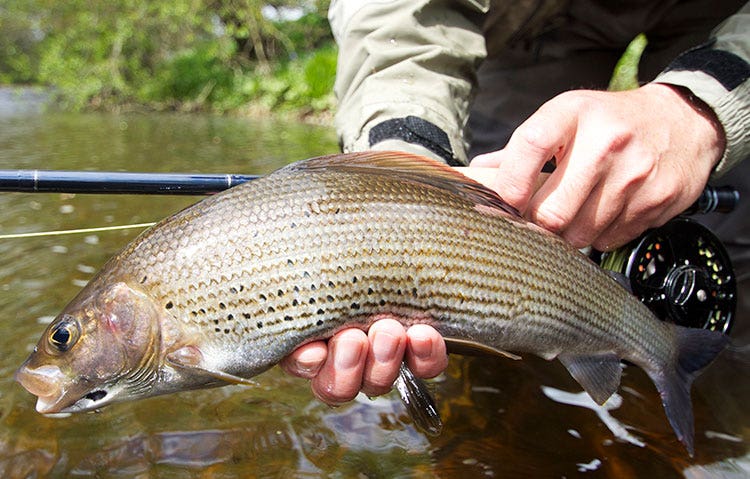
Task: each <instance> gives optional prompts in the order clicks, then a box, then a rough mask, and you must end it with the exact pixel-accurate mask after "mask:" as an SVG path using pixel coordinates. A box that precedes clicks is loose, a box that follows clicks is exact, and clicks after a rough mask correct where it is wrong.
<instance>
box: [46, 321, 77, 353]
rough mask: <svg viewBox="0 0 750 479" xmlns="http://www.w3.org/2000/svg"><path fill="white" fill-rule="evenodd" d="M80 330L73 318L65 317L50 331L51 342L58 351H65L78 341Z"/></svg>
mask: <svg viewBox="0 0 750 479" xmlns="http://www.w3.org/2000/svg"><path fill="white" fill-rule="evenodd" d="M79 335H80V330H79V329H78V323H76V322H75V321H74V320H73V319H63V320H62V321H60V322H59V323H58V324H57V325H55V327H54V328H52V331H50V334H49V343H50V344H51V345H52V346H53V347H54V348H55V350H57V351H58V352H61V353H64V352H65V351H67V350H69V349H70V348H72V347H73V345H74V344H75V343H76V341H78V336H79Z"/></svg>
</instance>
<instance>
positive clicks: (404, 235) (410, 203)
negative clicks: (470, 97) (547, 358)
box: [130, 173, 635, 354]
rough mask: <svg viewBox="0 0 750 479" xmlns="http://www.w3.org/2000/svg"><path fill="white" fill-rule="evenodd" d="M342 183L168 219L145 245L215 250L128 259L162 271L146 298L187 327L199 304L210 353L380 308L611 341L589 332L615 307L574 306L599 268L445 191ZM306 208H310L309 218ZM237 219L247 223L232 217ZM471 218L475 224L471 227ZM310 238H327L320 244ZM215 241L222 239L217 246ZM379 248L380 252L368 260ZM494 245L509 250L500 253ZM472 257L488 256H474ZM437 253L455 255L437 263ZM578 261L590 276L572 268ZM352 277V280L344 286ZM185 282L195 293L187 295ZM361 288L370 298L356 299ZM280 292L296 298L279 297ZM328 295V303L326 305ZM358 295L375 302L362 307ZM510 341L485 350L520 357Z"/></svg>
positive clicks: (281, 181)
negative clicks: (581, 317) (585, 318)
mask: <svg viewBox="0 0 750 479" xmlns="http://www.w3.org/2000/svg"><path fill="white" fill-rule="evenodd" d="M342 176H343V175H341V174H338V173H329V174H325V175H315V177H311V175H290V176H282V175H280V176H279V177H277V178H276V179H275V181H268V182H267V184H262V183H263V182H257V183H261V185H256V184H254V185H253V187H254V188H253V190H254V192H253V193H254V194H253V195H252V196H250V195H247V194H245V193H244V191H243V188H237V191H235V192H234V196H235V197H234V198H231V200H230V199H227V200H224V201H221V202H218V203H217V204H216V205H213V204H212V205H207V206H210V208H207V209H206V211H203V212H200V214H199V216H197V218H196V220H195V221H193V222H192V223H191V224H190V228H189V229H185V227H184V225H185V222H182V221H179V220H177V221H173V222H172V225H173V226H174V229H175V231H172V229H171V228H169V227H163V228H160V229H158V231H159V232H160V234H159V235H158V236H153V237H152V238H151V239H152V241H153V243H154V244H155V245H168V244H171V241H170V240H171V238H173V237H177V236H179V235H181V234H182V235H184V236H186V237H188V238H190V240H189V241H186V242H185V244H191V245H201V244H204V243H210V244H212V245H213V246H212V248H213V250H212V251H204V249H203V248H200V247H198V248H194V249H193V251H194V252H195V253H193V255H191V256H187V255H186V256H184V257H183V258H182V259H181V261H182V263H183V264H184V265H185V267H184V268H182V267H178V268H177V269H176V270H175V269H172V268H171V266H172V265H174V262H175V261H179V259H178V257H179V255H180V252H179V250H176V251H172V252H170V251H161V250H157V253H156V254H154V248H150V247H145V248H140V251H142V253H143V254H134V255H132V256H131V257H130V258H131V260H132V261H133V262H135V263H136V264H137V263H138V262H142V264H143V266H142V267H141V268H142V269H143V271H146V270H148V269H155V267H156V266H157V265H158V264H169V265H170V269H164V270H163V275H161V274H157V275H155V276H158V277H161V276H163V279H162V280H160V286H161V288H160V290H159V292H158V293H157V294H158V295H159V297H161V298H163V300H165V304H166V302H168V301H172V304H173V307H174V308H175V309H173V311H174V313H176V314H178V315H179V317H182V318H187V319H188V320H190V318H191V317H192V316H193V315H191V314H190V313H191V312H192V311H194V310H195V309H191V311H186V310H185V309H184V308H181V304H182V303H183V302H185V303H190V304H193V305H198V306H200V305H202V306H204V309H205V310H206V311H207V316H205V317H204V318H202V321H198V322H196V323H194V324H195V325H196V326H197V327H200V328H206V327H208V328H210V331H213V332H214V333H216V334H215V338H214V341H215V342H216V343H219V344H220V343H223V342H226V343H229V344H232V345H235V344H236V342H237V340H238V339H237V337H236V336H238V335H239V338H240V341H242V342H247V343H251V342H252V341H251V338H252V336H251V337H248V336H247V332H246V331H245V329H250V330H253V331H257V332H258V334H257V336H258V337H265V338H274V337H277V336H279V335H285V334H287V333H293V332H303V333H304V334H306V335H308V334H310V331H311V330H313V331H316V334H314V335H313V336H311V337H317V336H324V335H327V334H330V331H331V329H334V330H335V329H338V328H340V327H341V326H343V325H344V324H345V323H346V322H347V318H348V316H351V315H358V316H361V315H368V314H372V313H375V312H380V311H382V310H383V308H384V307H385V306H387V305H393V306H398V307H400V308H401V309H403V310H408V309H414V310H420V311H429V312H430V313H431V314H430V316H431V317H432V318H434V319H439V320H443V319H445V320H452V321H462V322H463V323H464V324H473V325H474V328H475V329H476V336H475V338H478V337H481V336H482V335H483V334H485V333H487V332H488V331H486V329H485V328H484V327H483V325H482V324H481V323H477V321H476V320H475V318H476V315H477V312H480V313H481V314H482V316H483V317H485V318H497V319H500V318H504V319H506V320H508V321H511V320H514V321H516V322H517V323H522V325H521V326H520V327H519V328H518V329H519V333H518V334H519V335H521V334H525V333H526V331H527V330H528V329H538V330H540V331H549V330H550V328H554V330H555V333H554V334H560V333H564V334H565V336H566V337H567V338H568V343H569V344H573V343H575V342H578V341H582V340H584V339H585V338H589V337H590V336H591V334H592V332H596V331H599V334H597V339H598V340H601V339H603V338H605V337H607V336H611V335H612V333H613V332H614V331H613V330H612V328H611V327H609V328H601V327H599V326H600V325H611V321H608V319H609V318H610V317H615V316H619V315H620V312H619V311H616V309H617V308H618V305H608V304H606V303H605V304H601V303H598V304H597V305H596V308H592V306H591V302H590V301H588V300H587V299H586V298H585V297H583V296H582V295H576V294H571V292H575V291H579V290H582V289H590V287H591V284H592V280H591V275H592V274H596V275H603V273H601V272H600V271H598V270H596V269H595V268H591V267H588V264H587V263H583V262H582V261H581V260H580V259H579V258H578V257H575V256H573V257H571V256H569V255H564V256H563V255H559V254H558V251H559V247H558V245H556V244H553V245H552V246H549V245H548V243H545V242H540V241H539V239H538V234H537V233H536V232H529V231H527V230H526V229H523V228H522V225H521V224H519V223H518V222H516V221H509V220H508V218H506V217H502V216H497V217H490V218H489V221H487V219H486V218H484V217H481V215H480V214H478V212H477V211H476V209H475V208H474V205H473V204H470V203H468V202H465V204H464V205H463V208H457V207H456V201H455V198H453V197H451V195H449V194H446V193H444V192H442V191H428V192H427V193H425V192H423V191H422V190H419V189H417V190H414V189H413V188H410V186H411V185H409V184H406V185H404V184H403V183H402V182H399V181H397V179H394V181H391V182H384V181H383V180H382V178H369V177H359V176H356V177H352V178H351V179H347V178H342ZM347 180H348V183H346V182H347ZM331 184H335V187H336V188H337V191H336V193H335V194H331V193H330V191H331ZM342 184H343V185H342ZM300 192H305V194H302V195H300ZM362 192H365V193H362ZM235 199H236V200H235ZM232 200H235V201H232ZM311 204H317V207H311V206H310V205H311ZM316 210H317V211H319V212H320V213H313V211H316ZM264 212H265V213H264ZM306 213H307V214H306ZM325 213H327V214H325ZM243 217H245V218H250V221H248V222H246V223H245V222H243V221H242V218H243ZM478 218H482V223H481V224H476V223H477V219H478ZM249 231H254V232H257V233H258V236H257V237H256V238H255V240H256V241H252V239H251V238H249V235H248V232H249ZM320 231H325V235H326V236H327V237H329V238H330V239H331V241H330V242H325V243H323V242H321V241H320V240H319V238H320V237H321V234H320ZM253 234H255V233H253ZM292 234H293V236H291V235H292ZM196 236H197V237H196ZM216 236H218V237H219V238H221V240H220V241H218V242H217V241H216V239H215V237H216ZM438 238H439V240H438ZM183 241H184V240H183ZM316 242H317V244H316ZM382 244H387V245H389V246H388V248H387V249H386V250H384V251H380V252H379V254H373V252H374V251H375V248H377V247H378V245H382ZM499 248H503V249H504V250H505V251H507V254H505V255H497V254H496V251H497V250H498V249H499ZM477 249H481V250H483V251H484V253H485V254H484V255H480V256H477V255H475V252H476V251H477ZM446 251H448V252H451V253H452V254H451V255H450V256H447V257H446ZM197 253H200V254H197ZM493 253H494V254H493ZM170 255H173V256H172V257H171V258H170ZM154 258H158V259H159V262H158V263H155V262H154ZM226 258H229V259H230V261H229V263H230V264H226V263H228V261H227V259H226ZM518 258H530V261H529V263H530V264H525V265H524V264H520V265H519V261H518ZM290 259H291V260H292V264H289V260H290ZM571 259H572V262H573V263H576V264H575V265H574V266H575V267H571V268H565V266H564V263H562V262H563V261H567V262H568V263H570V262H571ZM446 261H451V262H453V264H461V268H460V270H458V271H456V272H452V271H451V270H450V268H449V266H448V265H447V264H446ZM561 263H562V264H561ZM579 263H583V264H585V265H586V266H587V268H585V269H583V270H582V269H581V267H580V264H579ZM178 264H179V263H178ZM235 264H236V265H238V266H235V267H232V265H235ZM561 271H562V272H564V273H567V274H560V272H561ZM155 272H157V273H158V269H156V270H155ZM355 272H356V273H355ZM434 273H438V274H437V275H435V274H434ZM356 275H359V277H358V278H357V279H358V284H357V283H353V282H352V279H353V278H354V277H355V276H356ZM595 277H596V276H595ZM188 281H189V282H194V281H197V282H198V284H199V285H201V287H200V288H197V289H195V290H193V291H192V293H191V292H190V291H188V289H187V288H186V282H188ZM604 281H605V284H607V283H610V282H611V281H610V280H609V278H606V279H605V280H604ZM329 283H333V286H330V284H329ZM231 284H239V285H241V286H243V291H242V292H238V293H237V294H232V293H231V292H230V288H231V287H232V286H229V285H231ZM146 285H147V283H146ZM179 285H181V287H180V286H179ZM410 285H411V286H410ZM467 287H469V288H470V291H475V292H476V296H477V298H468V299H473V301H472V300H470V301H467V298H466V297H462V298H461V299H460V300H457V299H456V298H457V294H456V292H457V291H465V290H466V288H467ZM295 288H296V290H297V291H294V290H295ZM412 288H417V295H418V297H411V296H410V295H411V293H410V292H409V291H408V290H410V289H412ZM235 289H237V287H236V286H235ZM368 289H372V290H373V293H371V294H370V295H367V293H366V292H367V290H368ZM420 289H422V290H423V293H422V295H421V297H419V292H420ZM399 290H401V291H400V294H398V292H399ZM279 291H281V292H282V293H283V292H287V291H292V293H293V294H281V295H279V294H278V292H279ZM329 295H330V296H331V297H332V298H334V301H326V300H325V298H326V296H329ZM363 296H364V297H367V296H371V297H372V298H373V299H372V300H369V301H367V300H366V301H361V300H360V298H361V297H363ZM596 296H597V297H602V298H608V297H609V296H608V295H607V294H599V295H596ZM518 297H522V298H534V299H533V300H530V301H527V302H526V303H525V304H519V303H518V301H515V302H505V303H504V302H503V301H501V300H500V298H518ZM479 298H483V300H479ZM381 299H382V300H384V301H385V304H384V305H381V304H380V300H381ZM295 300H296V303H295ZM352 305H354V306H355V308H353V307H352ZM522 307H524V308H525V310H522V309H521V308H522ZM580 311H586V312H587V313H589V315H590V321H589V323H588V325H587V326H588V327H587V328H586V329H585V330H584V329H583V328H581V327H580V326H579V325H580V321H573V322H571V323H570V324H569V325H568V327H567V328H565V329H563V328H562V326H563V325H564V324H565V323H564V322H561V320H560V319H559V317H560V316H561V314H560V312H563V313H564V314H562V317H563V319H564V318H565V317H567V316H569V317H571V318H574V317H575V315H576V313H577V312H580ZM343 312H349V314H346V315H342V314H341V313H343ZM283 317H288V318H293V321H283V319H282V318H283ZM228 318H231V319H228ZM521 318H523V319H525V320H523V321H522V320H521ZM318 321H322V324H317V323H318ZM537 323H538V324H537ZM261 324H262V326H260V327H259V325H261ZM634 330H635V329H634ZM230 333H233V334H230ZM584 334H585V335H584ZM630 336H631V337H632V335H630ZM517 340H518V338H517V337H516V338H512V341H513V344H497V345H496V346H497V347H499V348H510V347H515V348H516V349H517V347H518V344H517ZM295 341H296V340H295ZM556 352H557V351H552V352H551V354H554V353H556Z"/></svg>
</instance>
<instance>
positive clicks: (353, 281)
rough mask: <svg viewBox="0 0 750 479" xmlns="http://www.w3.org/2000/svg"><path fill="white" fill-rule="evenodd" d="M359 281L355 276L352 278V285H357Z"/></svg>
mask: <svg viewBox="0 0 750 479" xmlns="http://www.w3.org/2000/svg"><path fill="white" fill-rule="evenodd" d="M357 281H359V280H358V279H357V277H356V276H354V277H353V278H352V283H353V284H356V283H357Z"/></svg>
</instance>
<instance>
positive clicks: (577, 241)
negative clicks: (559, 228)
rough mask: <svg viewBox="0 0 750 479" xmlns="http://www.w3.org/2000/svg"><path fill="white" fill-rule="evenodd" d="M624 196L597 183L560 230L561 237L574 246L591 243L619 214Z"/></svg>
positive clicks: (580, 246)
mask: <svg viewBox="0 0 750 479" xmlns="http://www.w3.org/2000/svg"><path fill="white" fill-rule="evenodd" d="M608 193H609V194H608ZM625 197H626V196H625V194H617V193H615V194H612V191H609V190H607V189H606V188H604V186H603V184H602V183H598V184H597V185H596V186H595V187H594V189H593V191H592V192H591V194H590V195H588V198H586V200H585V202H584V203H583V205H582V206H581V208H580V209H579V211H578V213H577V214H576V215H575V217H574V218H573V220H572V221H571V222H570V224H569V225H568V226H567V227H566V228H565V230H564V231H563V232H562V237H563V238H565V239H566V240H567V241H568V242H569V243H570V244H572V245H573V246H575V247H576V248H583V247H585V246H589V245H591V244H592V243H593V242H594V240H596V239H597V238H598V237H599V236H600V235H601V234H602V233H603V232H604V231H605V230H606V229H607V228H608V227H609V226H610V225H611V224H612V223H613V222H614V221H615V219H616V218H617V217H618V216H619V215H620V212H621V211H622V208H623V205H624V202H625V200H624V198H625Z"/></svg>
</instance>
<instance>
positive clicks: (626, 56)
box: [608, 33, 648, 91]
mask: <svg viewBox="0 0 750 479" xmlns="http://www.w3.org/2000/svg"><path fill="white" fill-rule="evenodd" d="M646 45H648V40H647V39H646V35H644V34H643V33H641V34H640V35H638V36H636V37H635V38H634V39H633V40H632V41H631V42H630V44H629V45H628V47H627V48H626V49H625V53H623V54H622V57H620V60H618V62H617V65H615V71H614V73H613V74H612V79H611V80H610V81H609V87H608V90H610V91H622V90H632V89H634V88H638V86H639V83H638V63H639V62H640V61H641V55H643V51H644V50H645V49H646Z"/></svg>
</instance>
